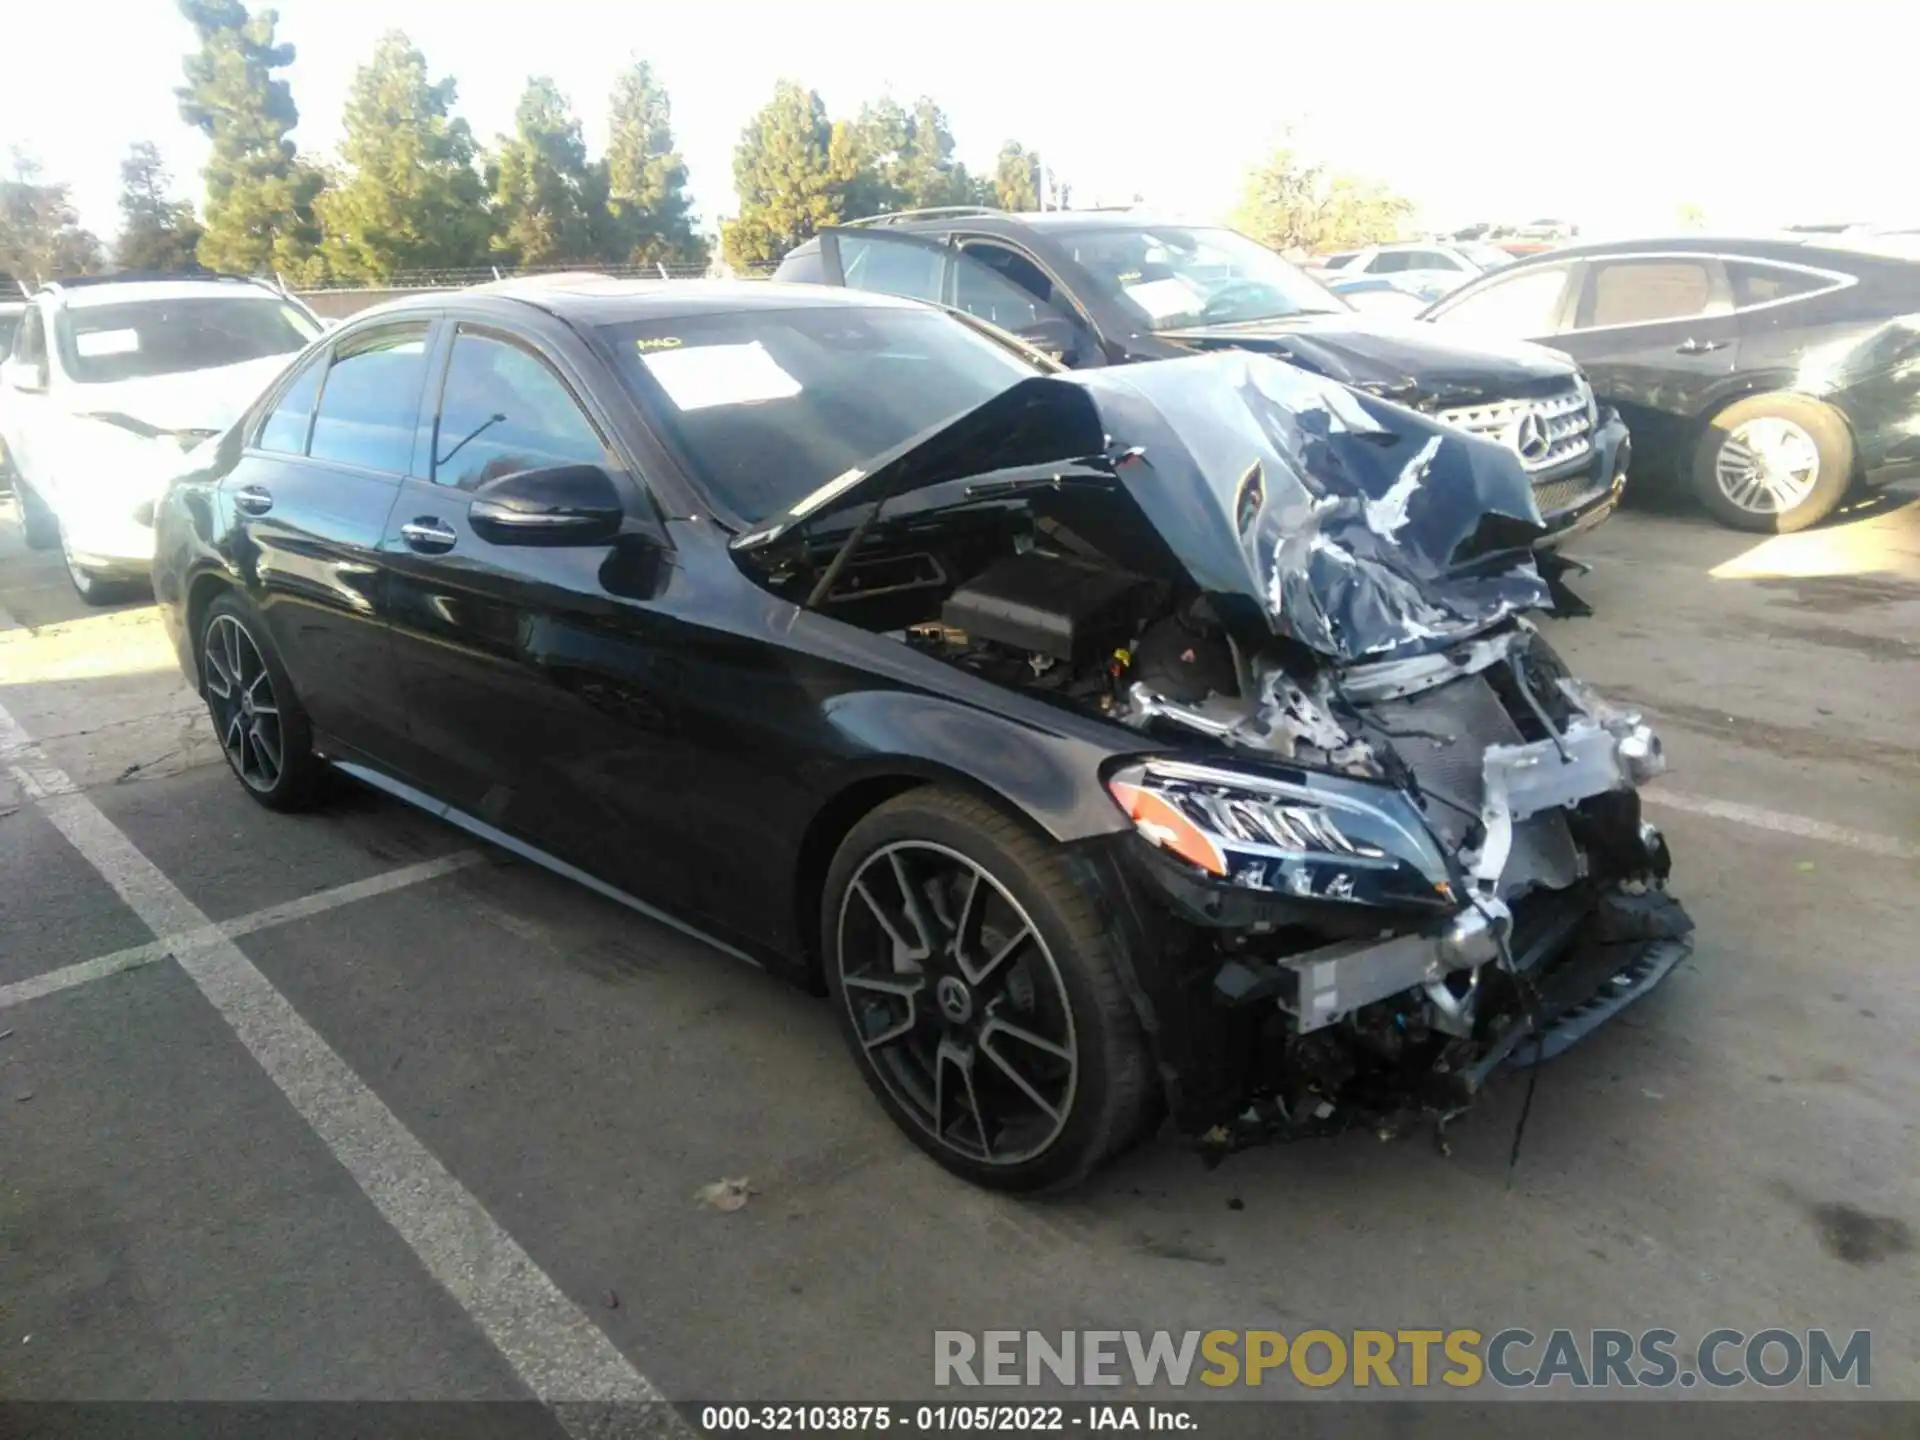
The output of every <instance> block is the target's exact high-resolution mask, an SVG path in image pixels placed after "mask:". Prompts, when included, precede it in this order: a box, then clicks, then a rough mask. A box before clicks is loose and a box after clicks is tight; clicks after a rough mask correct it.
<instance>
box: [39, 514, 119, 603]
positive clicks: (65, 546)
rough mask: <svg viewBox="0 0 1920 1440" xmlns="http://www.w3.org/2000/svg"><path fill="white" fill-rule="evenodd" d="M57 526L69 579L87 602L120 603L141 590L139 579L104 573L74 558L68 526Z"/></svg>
mask: <svg viewBox="0 0 1920 1440" xmlns="http://www.w3.org/2000/svg"><path fill="white" fill-rule="evenodd" d="M55 528H56V530H57V531H58V534H59V537H60V558H61V559H63V560H65V561H66V564H67V579H69V580H70V581H72V582H73V588H74V592H75V593H76V594H78V595H79V597H80V598H81V599H82V600H84V601H85V602H86V603H87V604H89V605H118V604H119V603H120V602H121V601H122V600H130V599H132V598H133V596H134V595H135V594H137V593H138V592H139V590H140V583H139V582H138V581H137V580H128V579H125V578H122V577H120V576H114V575H102V574H101V573H100V572H99V571H97V570H90V569H88V568H87V567H86V566H84V565H82V564H80V563H79V561H77V560H75V559H74V558H73V544H72V542H71V541H69V540H68V539H67V527H66V526H64V525H56V527H55Z"/></svg>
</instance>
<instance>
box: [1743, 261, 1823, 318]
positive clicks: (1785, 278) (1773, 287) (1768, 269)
mask: <svg viewBox="0 0 1920 1440" xmlns="http://www.w3.org/2000/svg"><path fill="white" fill-rule="evenodd" d="M1727 279H1728V280H1729V281H1731V282H1732V284H1733V303H1734V304H1735V305H1737V306H1739V307H1740V308H1741V309H1743V310H1744V309H1746V308H1747V307H1748V306H1749V305H1770V304H1772V303H1773V302H1774V301H1775V300H1793V299H1796V298H1798V297H1799V296H1801V295H1811V294H1813V293H1815V292H1816V291H1819V290H1831V289H1832V288H1834V281H1832V280H1830V279H1828V278H1827V277H1826V276H1824V275H1809V274H1808V273H1807V272H1806V271H1805V270H1793V269H1789V268H1788V267H1787V266H1784V265H1768V264H1765V263H1763V262H1761V261H1758V260H1729V261H1728V262H1727Z"/></svg>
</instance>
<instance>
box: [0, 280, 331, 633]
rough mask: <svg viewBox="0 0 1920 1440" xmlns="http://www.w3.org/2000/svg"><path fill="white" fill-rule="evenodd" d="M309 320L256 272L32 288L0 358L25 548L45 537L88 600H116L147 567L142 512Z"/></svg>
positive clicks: (314, 328) (0, 392) (316, 327)
mask: <svg viewBox="0 0 1920 1440" xmlns="http://www.w3.org/2000/svg"><path fill="white" fill-rule="evenodd" d="M322 328H323V327H322V325H321V323H320V321H319V320H318V319H316V318H315V317H314V314H313V312H312V311H311V310H309V309H307V308H306V306H304V305H302V304H301V303H300V302H299V301H297V300H295V299H294V298H293V297H292V296H290V295H288V294H286V293H285V292H284V291H282V290H280V289H278V288H276V287H275V286H273V285H271V284H269V283H267V282H265V281H258V280H243V279H238V278H231V277H227V276H218V275H196V276H155V277H151V278H148V277H139V276H129V275H124V274H123V275H107V276H91V277H88V278H86V279H82V280H63V281H60V282H57V283H55V284H51V285H45V286H42V287H41V288H40V289H39V290H38V291H37V292H36V293H35V294H34V296H33V298H32V301H31V302H30V303H29V305H28V306H27V310H26V313H25V314H24V315H23V316H22V317H21V318H20V324H19V328H18V330H17V331H16V332H15V334H14V338H13V348H12V353H11V355H10V356H9V357H8V359H7V360H6V363H5V364H4V365H0V446H4V448H5V451H6V453H7V455H8V457H9V459H10V461H11V462H12V468H13V471H14V488H15V490H16V492H17V493H18V496H19V503H20V510H21V516H22V521H23V523H24V526H25V529H26V539H27V543H28V544H29V545H31V546H33V547H35V548H36V549H50V548H52V547H53V546H55V545H58V546H59V547H60V548H61V550H62V552H63V553H64V555H65V558H66V562H67V573H68V574H69V575H70V576H72V578H73V585H74V588H75V589H76V590H78V591H79V592H80V597H81V598H82V599H83V600H86V601H87V602H88V603H90V604H96V605H103V604H107V603H110V602H111V601H114V600H118V599H120V598H122V597H123V595H125V594H126V593H127V591H128V590H129V588H131V582H136V581H144V580H145V579H146V577H147V574H148V572H149V570H150V568H151V566H152V563H153V530H152V528H151V525H150V523H149V516H148V515H146V514H143V513H142V512H143V511H144V510H145V507H146V506H147V505H148V504H149V502H151V501H153V500H154V499H156V498H158V496H159V494H160V492H161V490H162V488H163V487H164V486H165V484H166V482H167V480H169V479H170V478H171V477H172V476H173V475H174V474H175V473H177V472H178V471H179V470H180V469H181V468H182V466H183V463H184V456H185V455H186V453H187V452H189V451H191V450H193V449H194V448H196V447H197V446H198V445H200V444H201V443H202V442H203V441H205V440H207V439H209V438H211V437H212V436H214V435H217V434H219V433H220V432H221V431H223V430H225V429H226V428H227V426H228V425H229V424H231V423H232V422H233V420H234V419H235V418H236V417H237V416H238V415H239V414H240V412H241V411H242V410H244V409H245V408H246V406H247V404H248V403H249V402H250V401H251V400H252V399H253V398H254V396H256V395H258V394H259V393H260V391H261V390H262V389H263V388H264V387H265V386H266V384H267V383H268V382H269V381H270V380H272V379H273V378H274V377H275V376H276V375H278V374H279V373H280V371H281V370H282V369H283V368H284V367H285V366H286V365H287V363H288V362H289V360H290V359H291V357H292V356H293V355H294V354H296V353H297V352H299V351H300V350H301V349H302V348H304V347H305V345H306V343H307V342H308V341H309V340H311V339H313V338H314V337H315V336H317V335H318V334H319V333H320V331H321V329H322Z"/></svg>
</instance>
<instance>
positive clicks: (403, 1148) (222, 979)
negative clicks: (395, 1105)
mask: <svg viewBox="0 0 1920 1440" xmlns="http://www.w3.org/2000/svg"><path fill="white" fill-rule="evenodd" d="M0 754H4V755H5V756H6V757H7V763H8V765H9V768H11V769H12V770H13V771H14V773H15V775H16V776H17V777H18V778H19V780H20V781H21V783H22V784H23V785H25V786H26V787H27V788H28V789H29V790H30V791H32V792H34V793H36V794H38V795H40V796H42V797H44V803H43V805H42V807H41V808H42V810H43V813H45V815H46V816H47V818H48V819H49V820H51V821H52V822H53V824H54V825H55V826H56V827H57V828H58V829H59V831H60V833H61V834H62V835H64V836H65V837H66V838H67V841H68V843H69V844H71V845H72V846H73V847H74V849H76V850H78V851H79V852H80V854H81V855H82V856H84V857H85V858H86V860H87V861H88V863H89V864H91V865H92V866H93V868H94V869H95V870H97V871H99V872H100V874H101V875H102V876H103V877H104V878H105V879H106V881H107V883H108V884H109V885H111V886H113V888H114V890H115V891H117V892H118V893H119V895H120V898H121V899H122V900H124V901H125V902H126V904H127V906H128V907H129V908H130V909H131V910H132V911H133V912H134V914H136V915H138V916H139V917H140V919H141V920H142V921H143V922H144V923H145V924H146V926H147V928H148V929H150V930H152V931H153V933H154V935H155V936H173V937H178V939H179V943H178V944H177V946H176V948H175V949H174V958H175V959H176V960H178V961H179V963H180V967H181V968H182V969H183V970H185V971H186V972H187V974H188V975H189V976H190V977H192V979H193V982H194V984H195V985H197V986H198V987H199V988H200V992H201V994H203V995H205V996H206V998H207V1000H208V1001H209V1002H210V1003H211V1004H212V1005H213V1007H214V1009H215V1010H217V1011H218V1012H219V1013H220V1016H221V1018H222V1019H224V1020H225V1021H226V1022H227V1024H228V1025H229V1026H231V1027H232V1029H233V1033H234V1034H235V1035H236V1036H237V1037H239V1040H240V1043H241V1044H243V1045H245V1046H246V1047H247V1049H248V1050H249V1051H250V1052H251V1053H252V1055H253V1057H254V1059H255V1060H256V1061H257V1062H259V1064H260V1067H261V1068H262V1069H263V1070H265V1071H266V1072H267V1075H268V1076H269V1077H270V1078H271V1079H272V1080H273V1082H274V1084H275V1085H277V1086H279V1087H280V1090H281V1092H282V1093H283V1094H284V1095H285V1096H286V1097H287V1099H288V1100H289V1101H290V1102H291V1103H292V1105H293V1107H294V1109H295V1110H297V1111H299V1112H300V1115H301V1116H302V1117H303V1118H304V1119H305V1120H306V1122H307V1124H308V1125H310V1126H312V1127H313V1130H314V1132H315V1133H316V1134H317V1135H318V1136H319V1137H320V1139H321V1141H322V1142H323V1143H324V1144H325V1145H326V1146H327V1148H328V1149H329V1150H331V1151H332V1152H333V1154H334V1157H335V1158H336V1159H337V1160H339V1162H340V1163H341V1164H342V1165H343V1166H344V1167H346V1170H347V1173H348V1174H350V1175H352V1176H353V1178H354V1181H355V1183H357V1184H358V1185H359V1186H360V1188H361V1190H362V1191H364V1192H365V1194H366V1196H367V1198H368V1199H369V1200H371V1201H372V1202H373V1203H374V1205H375V1207H376V1208H377V1209H378V1210H379V1211H380V1213H381V1214H382V1215H384V1216H385V1217H386V1219H387V1223H388V1224H390V1225H392V1226H393V1228H394V1229H395V1230H396V1231H398V1232H399V1234H400V1238H401V1239H403V1240H405V1241H406V1242H407V1244H408V1245H409V1246H410V1247H411V1248H412V1249H413V1252H414V1254H416V1255H418V1256H419V1257H420V1261H421V1263H422V1264H423V1265H425V1266H426V1268H427V1271H428V1273H430V1274H431V1275H432V1276H433V1277H434V1279H435V1280H437V1281H439V1282H440V1284H441V1285H442V1286H443V1287H445V1289H446V1290H447V1292H448V1294H450V1295H452V1297H453V1298H454V1300H455V1301H456V1302H458V1304H459V1305H460V1307H461V1308H462V1309H463V1310H465V1311H466V1312H467V1314H468V1315H469V1316H470V1317H471V1318H472V1319H473V1321H474V1323H475V1324H476V1325H478V1326H479V1327H480V1330H481V1331H482V1333H484V1334H485V1335H486V1337H487V1339H488V1340H489V1341H491V1342H492V1344H493V1346H494V1348H495V1349H496V1350H498V1351H499V1352H500V1354H501V1355H502V1356H503V1357H504V1358H505V1359H506V1361H507V1363H508V1364H509V1365H511V1366H512V1367H513V1369H514V1372H515V1374H517V1375H518V1376H519V1377H520V1379H521V1380H522V1381H523V1382H524V1383H525V1384H526V1386H527V1388H528V1389H529V1390H530V1391H532V1392H533V1394H534V1395H535V1396H537V1397H538V1398H539V1399H540V1400H542V1401H543V1402H545V1403H547V1404H548V1405H551V1406H554V1407H556V1408H555V1418H556V1419H558V1420H559V1422H560V1423H561V1424H562V1425H563V1426H565V1427H566V1428H567V1429H568V1431H569V1432H570V1433H572V1434H575V1435H577V1436H586V1435H589V1434H591V1435H594V1436H601V1435H605V1434H608V1433H611V1432H613V1431H617V1430H619V1429H620V1428H622V1427H623V1424H624V1425H626V1426H628V1427H632V1428H637V1427H639V1426H642V1425H644V1426H645V1427H646V1430H647V1432H648V1433H653V1434H662V1435H680V1436H690V1435H692V1433H693V1432H692V1430H691V1429H690V1428H689V1427H688V1426H687V1425H686V1424H685V1423H684V1422H683V1421H681V1420H680V1418H679V1417H678V1416H677V1415H676V1414H674V1413H673V1412H672V1411H670V1410H667V1409H665V1408H664V1407H660V1408H657V1409H650V1410H646V1411H638V1410H634V1411H607V1410H604V1409H602V1408H601V1407H602V1406H604V1405H607V1404H609V1403H616V1402H647V1401H653V1402H658V1401H660V1400H661V1399H662V1398H663V1397H662V1396H661V1394H660V1392H659V1391H658V1390H657V1389H655V1388H654V1386H653V1384H652V1382H650V1381H649V1380H648V1379H647V1378H646V1377H645V1376H644V1375H642V1374H641V1373H640V1372H639V1371H638V1370H636V1369H635V1368H634V1367H633V1364H632V1363H631V1362H630V1361H629V1360H628V1359H627V1358H626V1356H624V1355H622V1354H621V1353H620V1351H619V1350H618V1349H617V1348H615V1346H614V1344H613V1342H612V1341H610V1340H609V1339H607V1337H606V1335H605V1334H604V1333H603V1332H602V1331H601V1330H600V1328H599V1327H598V1326H596V1325H595V1324H594V1323H593V1321H592V1320H590V1319H589V1318H588V1317H587V1315H586V1313H585V1312H584V1311H583V1310H581V1309H580V1307H579V1306H577V1305H575V1304H574V1303H573V1302H572V1301H571V1300H569V1299H568V1298H567V1297H566V1295H565V1294H563V1293H562V1292H561V1290H560V1288H559V1286H557V1285H555V1284H554V1283H553V1281H552V1279H551V1278H549V1277H548V1275H547V1274H546V1272H545V1271H543V1270H541V1268H540V1267H539V1266H538V1265H536V1264H535V1263H534V1261H533V1258H532V1257H531V1256H529V1255H528V1254H527V1253H526V1251H525V1250H523V1249H521V1248H520V1246H519V1244H518V1243H517V1242H516V1241H515V1240H514V1238H513V1237H512V1236H511V1235H509V1234H508V1233H507V1232H506V1231H505V1230H504V1229H503V1228H502V1227H501V1226H500V1224H499V1223H498V1222H497V1221H496V1220H495V1219H494V1218H493V1217H492V1216H491V1215H489V1214H488V1213H487V1211H486V1208H485V1207H484V1206H483V1205H481V1203H480V1202H479V1201H478V1200H477V1199H475V1198H474V1196H473V1195H472V1194H471V1193H470V1192H469V1191H468V1190H467V1188H466V1187H465V1186H463V1185H462V1184H461V1183H460V1182H459V1181H458V1180H457V1179H455V1178H454V1177H453V1175H452V1174H451V1173H449V1172H448V1170H447V1169H446V1167H445V1166H443V1165H442V1164H441V1163H440V1162H439V1161H438V1160H437V1159H435V1158H434V1156H433V1154H432V1152H431V1151H429V1150H428V1149H427V1147H426V1146H425V1145H423V1144H421V1143H420V1141H419V1140H418V1139H417V1138H416V1137H415V1136H414V1134H413V1132H412V1131H410V1130H408V1129H407V1127H406V1126H405V1125H404V1124H403V1123H401V1121H400V1119H399V1117H398V1116H396V1115H395V1114H394V1113H393V1112H392V1111H391V1110H389V1109H388V1108H387V1107H386V1105H385V1103H384V1102H383V1101H382V1100H381V1099H380V1097H379V1096H377V1095H375V1094H374V1093H373V1091H372V1090H370V1089H369V1088H368V1087H367V1086H366V1085H365V1084H364V1083H363V1082H362V1081H361V1079H360V1077H359V1076H357V1075H355V1074H354V1073H353V1070H352V1068H351V1067H350V1066H349V1065H348V1064H347V1063H346V1061H344V1060H342V1059H341V1058H340V1056H339V1055H337V1054H336V1053H335V1052H334V1051H333V1049H332V1048H331V1047H330V1046H329V1045H328V1044H327V1042H326V1041H325V1040H323V1039H322V1038H321V1037H320V1034H319V1032H318V1031H316V1030H314V1028H313V1027H312V1026H310V1025H308V1024H307V1022H306V1021H305V1020H303V1019H301V1018H300V1015H299V1013H298V1012H297V1011H296V1010H295V1009H294V1008H293V1006H292V1004H290V1003H289V1002H288V1000H287V998H286V997H285V996H284V995H282V994H281V993H280V992H279V991H278V990H276V989H275V988H274V987H273V984H272V982H270V981H269V980H268V979H267V978H266V976H264V975H262V974H261V973H260V972H259V970H257V969H255V968H254V965H253V962H252V961H250V960H248V959H247V957H246V956H245V955H244V954H242V953H241V951H240V948H239V947H238V946H237V945H235V944H234V943H233V941H232V940H231V939H230V938H228V937H227V936H226V935H225V934H223V933H222V932H221V930H220V927H218V926H217V925H215V924H214V923H213V922H212V921H211V920H210V919H208V918H207V916H206V914H205V913H204V912H203V911H202V910H201V909H200V907H199V906H197V905H195V904H194V903H193V902H192V901H191V900H189V899H188V898H187V897H186V896H185V895H184V894H182V893H181V892H180V890H179V888H178V887H177V886H175V885H174V883H173V882H172V881H171V880H169V879H167V877H166V876H165V875H163V874H162V873H161V872H160V869H159V867H158V866H156V865H155V864H154V863H153V862H152V861H151V860H149V859H148V858H147V857H146V856H145V855H143V854H142V853H141V852H140V850H139V849H138V847H136V846H135V845H134V843H133V842H132V841H131V840H129V839H128V838H127V837H126V835H125V834H124V833H122V832H121V830H120V829H119V828H118V827H117V826H116V825H114V823H113V822H112V821H111V820H109V819H108V818H107V817H106V816H105V815H104V814H102V813H101V811H100V810H99V808H98V807H97V806H95V805H94V803H93V802H92V801H91V800H89V799H88V798H87V797H86V796H85V795H83V794H80V793H79V792H78V791H77V790H76V789H75V788H74V785H73V782H72V781H71V780H70V779H69V778H68V777H67V775H66V774H65V772H63V771H62V770H60V769H59V768H58V767H57V766H55V765H54V764H53V763H52V762H51V761H49V760H48V759H47V758H46V756H45V755H44V754H42V753H41V752H40V749H39V747H38V746H37V745H35V744H34V743H33V740H32V737H31V736H29V735H28V734H27V733H26V732H25V731H24V730H22V729H21V728H20V726H19V725H18V724H17V723H16V722H15V721H14V719H13V717H12V716H11V715H9V714H8V713H7V712H6V710H5V709H4V708H0ZM576 1402H578V1403H580V1404H581V1407H582V1408H580V1409H577V1410H576V1409H574V1408H573V1404H574V1403H576Z"/></svg>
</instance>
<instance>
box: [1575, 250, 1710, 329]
mask: <svg viewBox="0 0 1920 1440" xmlns="http://www.w3.org/2000/svg"><path fill="white" fill-rule="evenodd" d="M1713 281H1714V275H1713V262H1712V261H1710V260H1706V259H1704V258H1695V257H1691V256H1673V257H1670V258H1661V259H1647V260H1598V261H1595V262H1594V263H1593V265H1592V267H1591V269H1590V271H1589V273H1588V276H1587V286H1586V294H1585V295H1584V296H1583V297H1582V298H1581V302H1580V315H1579V318H1578V320H1577V321H1576V322H1575V323H1576V326H1577V328H1579V329H1582V330H1585V329H1589V328H1592V327H1596V326H1601V325H1645V324H1650V323H1652V322H1654V321H1657V320H1686V319H1690V318H1691V317H1693V316H1695V315H1705V314H1707V313H1708V312H1709V311H1710V310H1712V309H1713V308H1714V302H1715V296H1714V284H1713Z"/></svg>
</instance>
